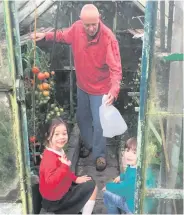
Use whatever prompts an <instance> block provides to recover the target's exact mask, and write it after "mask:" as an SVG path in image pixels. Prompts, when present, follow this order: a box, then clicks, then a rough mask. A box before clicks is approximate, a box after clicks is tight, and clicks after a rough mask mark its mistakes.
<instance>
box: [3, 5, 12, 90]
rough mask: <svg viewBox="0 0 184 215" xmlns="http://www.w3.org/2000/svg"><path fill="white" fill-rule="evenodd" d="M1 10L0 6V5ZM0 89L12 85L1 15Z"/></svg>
mask: <svg viewBox="0 0 184 215" xmlns="http://www.w3.org/2000/svg"><path fill="white" fill-rule="evenodd" d="M0 7H1V9H2V4H1V6H0ZM0 44H1V45H0V88H5V89H7V88H10V87H11V86H12V84H13V81H12V77H11V73H10V71H9V61H8V45H7V41H6V37H5V25H4V17H3V13H0Z"/></svg>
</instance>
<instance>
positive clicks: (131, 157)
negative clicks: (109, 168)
mask: <svg viewBox="0 0 184 215" xmlns="http://www.w3.org/2000/svg"><path fill="white" fill-rule="evenodd" d="M124 159H125V163H126V164H127V165H130V166H135V165H136V162H137V156H136V151H135V150H133V149H128V148H126V149H125V152H124Z"/></svg>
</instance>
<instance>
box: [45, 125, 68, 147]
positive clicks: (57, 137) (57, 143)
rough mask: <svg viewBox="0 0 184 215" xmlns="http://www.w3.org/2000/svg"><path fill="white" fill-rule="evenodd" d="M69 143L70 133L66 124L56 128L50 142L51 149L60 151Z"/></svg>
mask: <svg viewBox="0 0 184 215" xmlns="http://www.w3.org/2000/svg"><path fill="white" fill-rule="evenodd" d="M67 142H68V133H67V129H66V126H65V125H64V124H61V125H58V126H57V127H56V128H55V131H54V134H53V136H52V139H51V140H50V142H49V145H50V147H51V148H53V149H55V150H60V149H61V148H63V147H64V145H65V144H66V143H67Z"/></svg>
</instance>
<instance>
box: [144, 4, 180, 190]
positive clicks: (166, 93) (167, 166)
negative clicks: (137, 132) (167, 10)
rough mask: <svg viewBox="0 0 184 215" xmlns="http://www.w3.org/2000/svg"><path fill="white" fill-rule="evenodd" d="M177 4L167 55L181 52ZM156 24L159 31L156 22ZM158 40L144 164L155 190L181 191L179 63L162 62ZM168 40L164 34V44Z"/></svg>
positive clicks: (150, 92)
mask: <svg viewBox="0 0 184 215" xmlns="http://www.w3.org/2000/svg"><path fill="white" fill-rule="evenodd" d="M179 4H180V3H178V2H177V3H176V5H175V12H176V13H175V14H174V20H177V22H173V26H172V31H173V32H172V35H173V36H172V39H171V53H182V52H183V50H182V48H181V47H182V46H181V44H182V41H183V36H182V31H183V29H182V28H181V26H183V25H182V20H183V17H182V16H183V15H182V9H181V6H180V5H179ZM161 12H162V8H160V10H158V13H160V14H159V15H160V18H161ZM165 19H166V18H165ZM157 23H158V25H157V26H156V28H157V30H159V29H160V25H159V23H160V20H159V21H158V22H157ZM160 30H161V29H160ZM162 36H163V35H161V37H162ZM162 40H163V38H160V34H159V35H157V34H156V41H155V53H154V56H153V64H152V71H151V77H150V83H149V84H150V85H149V98H148V108H147V113H146V116H147V118H146V126H145V127H146V134H145V138H146V139H145V143H146V153H145V156H146V164H147V166H149V167H151V168H152V171H154V172H155V173H156V175H155V178H156V184H155V187H160V188H167V189H183V157H182V155H183V144H182V136H183V124H182V120H183V79H182V78H181V77H182V76H183V61H173V62H172V61H171V62H169V61H168V62H167V61H164V56H167V55H169V51H168V53H165V52H161V51H162V49H163V50H164V51H165V50H166V49H168V47H165V49H164V48H162V46H161V43H162ZM168 40H169V37H168V35H167V34H166V35H165V41H168ZM158 42H160V45H159V46H158V44H159V43H158ZM162 45H163V44H162ZM146 177H147V178H148V177H149V176H148V175H146Z"/></svg>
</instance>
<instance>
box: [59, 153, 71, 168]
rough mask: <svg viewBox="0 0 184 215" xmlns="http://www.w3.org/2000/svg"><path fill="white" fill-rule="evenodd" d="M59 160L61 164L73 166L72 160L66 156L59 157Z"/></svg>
mask: <svg viewBox="0 0 184 215" xmlns="http://www.w3.org/2000/svg"><path fill="white" fill-rule="evenodd" d="M59 160H60V161H61V163H64V164H66V165H67V166H71V164H72V163H71V161H70V160H68V159H67V158H66V156H65V155H64V156H61V157H59Z"/></svg>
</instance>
